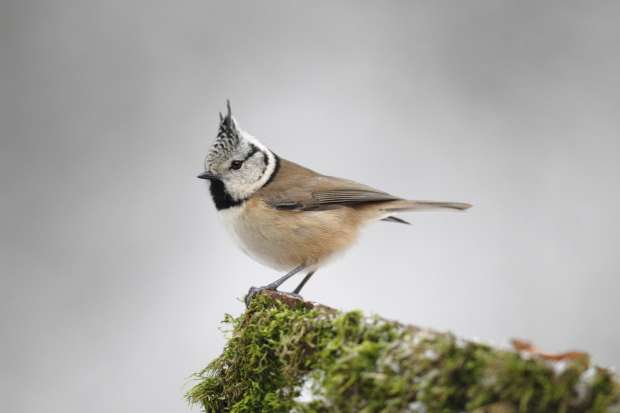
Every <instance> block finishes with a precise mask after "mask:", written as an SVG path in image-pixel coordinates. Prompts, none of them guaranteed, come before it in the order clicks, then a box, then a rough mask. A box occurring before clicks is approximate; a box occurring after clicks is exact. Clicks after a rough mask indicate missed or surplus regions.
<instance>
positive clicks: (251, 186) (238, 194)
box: [226, 131, 277, 200]
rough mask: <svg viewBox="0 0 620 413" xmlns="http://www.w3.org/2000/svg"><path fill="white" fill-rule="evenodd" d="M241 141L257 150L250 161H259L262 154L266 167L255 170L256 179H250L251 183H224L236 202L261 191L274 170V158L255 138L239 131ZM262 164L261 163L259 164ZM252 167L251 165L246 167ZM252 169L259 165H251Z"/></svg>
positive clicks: (239, 181)
mask: <svg viewBox="0 0 620 413" xmlns="http://www.w3.org/2000/svg"><path fill="white" fill-rule="evenodd" d="M241 134H242V136H243V139H245V140H247V141H248V142H249V143H251V144H252V145H254V146H256V148H258V150H259V152H257V153H256V154H255V155H253V157H252V158H250V159H255V158H256V159H257V160H258V159H259V156H261V155H260V154H261V153H262V154H264V155H263V156H264V157H265V158H266V159H265V161H266V165H265V166H264V167H261V168H260V169H257V171H256V174H257V176H256V177H251V178H253V179H251V182H243V180H237V179H234V178H232V179H230V180H229V181H227V182H226V190H227V191H228V193H229V194H230V195H231V196H232V197H233V198H234V199H236V200H242V199H247V198H249V197H250V196H252V195H253V194H254V193H255V192H256V191H258V190H259V189H261V188H262V187H263V186H264V185H265V184H266V183H267V182H268V181H269V179H270V178H271V176H272V175H273V173H274V172H275V170H276V164H277V160H276V156H275V155H274V154H273V152H271V151H270V150H269V149H267V147H266V146H265V145H263V144H262V143H260V142H259V141H258V140H257V139H256V138H254V137H253V136H251V135H250V134H248V133H247V132H243V131H241ZM260 163H262V162H260ZM247 166H252V165H247ZM253 166H254V167H259V165H253Z"/></svg>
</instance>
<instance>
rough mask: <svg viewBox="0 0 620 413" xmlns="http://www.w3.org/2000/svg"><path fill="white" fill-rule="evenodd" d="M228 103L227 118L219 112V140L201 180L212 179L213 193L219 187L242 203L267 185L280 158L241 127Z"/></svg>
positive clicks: (213, 146) (209, 154)
mask: <svg viewBox="0 0 620 413" xmlns="http://www.w3.org/2000/svg"><path fill="white" fill-rule="evenodd" d="M226 103H227V105H226V106H227V113H226V116H223V115H222V114H221V113H220V124H219V128H218V132H217V137H216V138H215V142H214V143H213V145H212V146H211V148H210V150H209V153H208V154H207V156H206V158H205V162H204V168H205V170H204V172H203V173H202V174H200V175H198V178H201V179H207V180H210V181H211V188H212V192H213V188H214V185H218V186H221V187H223V188H222V189H223V190H224V191H225V192H226V195H228V196H230V197H231V198H232V199H233V200H234V201H242V200H244V199H247V198H248V197H250V196H251V195H252V194H253V193H254V192H256V191H257V190H258V189H260V188H261V187H262V186H263V185H265V184H266V183H267V181H268V180H269V178H270V177H271V175H272V174H273V173H274V171H275V167H276V164H277V159H276V156H275V155H274V154H273V153H272V152H271V151H270V150H269V149H268V148H267V147H266V146H264V145H263V144H262V143H260V142H259V141H258V140H257V139H256V138H254V137H253V136H251V135H250V134H249V133H247V132H245V131H243V130H242V129H240V128H239V126H238V123H237V121H236V120H235V118H233V116H232V111H231V109H230V102H228V101H227V102H226Z"/></svg>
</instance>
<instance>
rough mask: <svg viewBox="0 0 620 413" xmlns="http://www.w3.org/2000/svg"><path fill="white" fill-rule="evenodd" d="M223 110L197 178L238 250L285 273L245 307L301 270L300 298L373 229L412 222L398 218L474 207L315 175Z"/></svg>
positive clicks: (252, 291)
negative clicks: (373, 226) (377, 224)
mask: <svg viewBox="0 0 620 413" xmlns="http://www.w3.org/2000/svg"><path fill="white" fill-rule="evenodd" d="M226 106H227V114H226V116H223V115H222V113H221V112H220V114H219V127H218V132H217V136H216V138H215V142H214V143H213V144H212V146H211V147H210V149H209V151H208V153H207V155H206V157H205V160H204V171H203V172H202V173H200V174H199V175H198V178H200V179H204V180H207V181H209V191H210V194H211V198H212V199H213V203H214V204H215V208H216V210H217V211H218V214H219V216H220V217H221V219H222V221H223V223H224V226H225V227H226V229H227V230H228V232H229V233H230V235H231V236H232V238H233V240H234V241H235V242H236V244H237V245H238V246H239V247H240V248H241V250H242V251H243V252H244V253H245V254H246V255H248V256H250V257H251V258H253V259H254V260H255V261H258V262H259V263H262V264H264V265H266V266H268V267H270V268H272V269H274V270H278V271H282V272H284V275H282V276H281V277H279V278H278V279H276V280H275V281H273V282H271V283H269V284H267V285H264V286H261V287H251V288H250V289H249V291H248V293H247V294H246V296H245V302H246V305H249V302H250V301H251V300H252V298H253V297H254V296H255V295H256V294H257V293H258V292H260V291H263V290H277V289H278V288H279V287H280V286H281V285H282V284H283V283H284V282H285V281H287V280H288V279H290V278H291V277H293V276H294V275H295V274H297V273H301V272H303V273H305V276H304V277H303V278H302V279H301V281H300V282H299V284H298V285H297V287H296V288H295V289H294V290H293V291H292V294H293V295H295V296H299V294H300V292H301V290H302V288H303V287H304V286H305V285H306V283H307V282H308V280H309V279H310V278H311V277H312V276H313V275H314V274H315V273H316V271H317V270H318V269H319V268H321V267H323V266H324V265H325V264H327V263H329V262H330V261H332V260H333V259H334V258H336V257H338V256H339V255H341V254H342V253H343V252H344V251H346V250H347V249H348V248H349V247H351V246H352V245H353V244H354V243H355V241H356V240H357V238H358V236H359V234H360V229H362V228H363V227H364V226H366V225H367V224H369V223H372V222H376V221H387V222H394V223H400V224H409V222H407V221H406V220H404V219H402V218H400V217H398V216H396V215H395V214H397V213H400V212H407V211H418V210H433V209H449V210H460V211H462V210H466V209H468V208H470V207H471V205H470V204H468V203H464V202H440V201H421V200H409V199H405V198H402V197H399V196H395V195H391V194H390V193H388V192H385V191H382V190H379V189H375V188H372V187H370V186H367V185H363V184H360V183H357V182H354V181H351V180H348V179H342V178H337V177H333V176H328V175H323V174H320V173H318V172H315V171H313V170H311V169H309V168H306V167H304V166H302V165H299V164H297V163H295V162H292V161H289V160H287V159H284V158H283V157H281V156H279V155H276V153H274V152H273V151H272V150H270V149H269V148H268V147H267V146H265V145H264V144H263V143H261V142H260V141H259V140H258V139H257V138H255V137H254V136H252V135H250V134H249V133H248V132H246V131H244V130H243V129H241V128H240V126H239V124H238V122H237V120H236V119H235V118H234V117H233V116H232V110H231V107H230V101H229V100H227V102H226Z"/></svg>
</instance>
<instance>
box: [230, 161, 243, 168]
mask: <svg viewBox="0 0 620 413" xmlns="http://www.w3.org/2000/svg"><path fill="white" fill-rule="evenodd" d="M241 165H243V161H232V162H231V163H230V169H235V170H236V169H239V168H241Z"/></svg>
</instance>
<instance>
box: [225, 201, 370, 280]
mask: <svg viewBox="0 0 620 413" xmlns="http://www.w3.org/2000/svg"><path fill="white" fill-rule="evenodd" d="M220 214H221V216H222V218H223V220H224V224H225V226H226V227H227V229H228V231H229V232H230V234H231V236H232V237H233V239H234V240H235V242H236V243H237V244H238V245H239V247H240V248H241V249H242V250H243V251H244V252H245V253H246V254H247V255H248V256H250V257H251V258H253V259H254V260H256V261H258V262H260V263H262V264H264V265H266V266H268V267H271V268H274V269H277V270H281V271H288V270H290V269H292V268H294V267H296V266H298V265H300V264H305V265H306V266H307V267H308V268H309V269H316V268H318V267H319V266H321V265H323V264H325V263H326V262H328V261H329V260H330V259H332V258H334V257H336V256H338V255H339V254H340V253H342V252H344V251H345V250H346V249H347V248H348V247H350V246H351V245H352V244H353V243H354V241H355V239H356V238H357V235H358V231H359V225H360V222H359V221H358V219H357V216H356V215H355V213H354V211H353V210H352V209H350V208H338V209H333V210H327V211H279V210H276V209H273V208H271V207H269V206H268V205H266V204H265V203H264V202H262V201H261V200H259V199H250V200H248V201H246V202H245V203H244V204H243V205H240V206H237V207H232V208H228V209H225V210H221V211H220Z"/></svg>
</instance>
